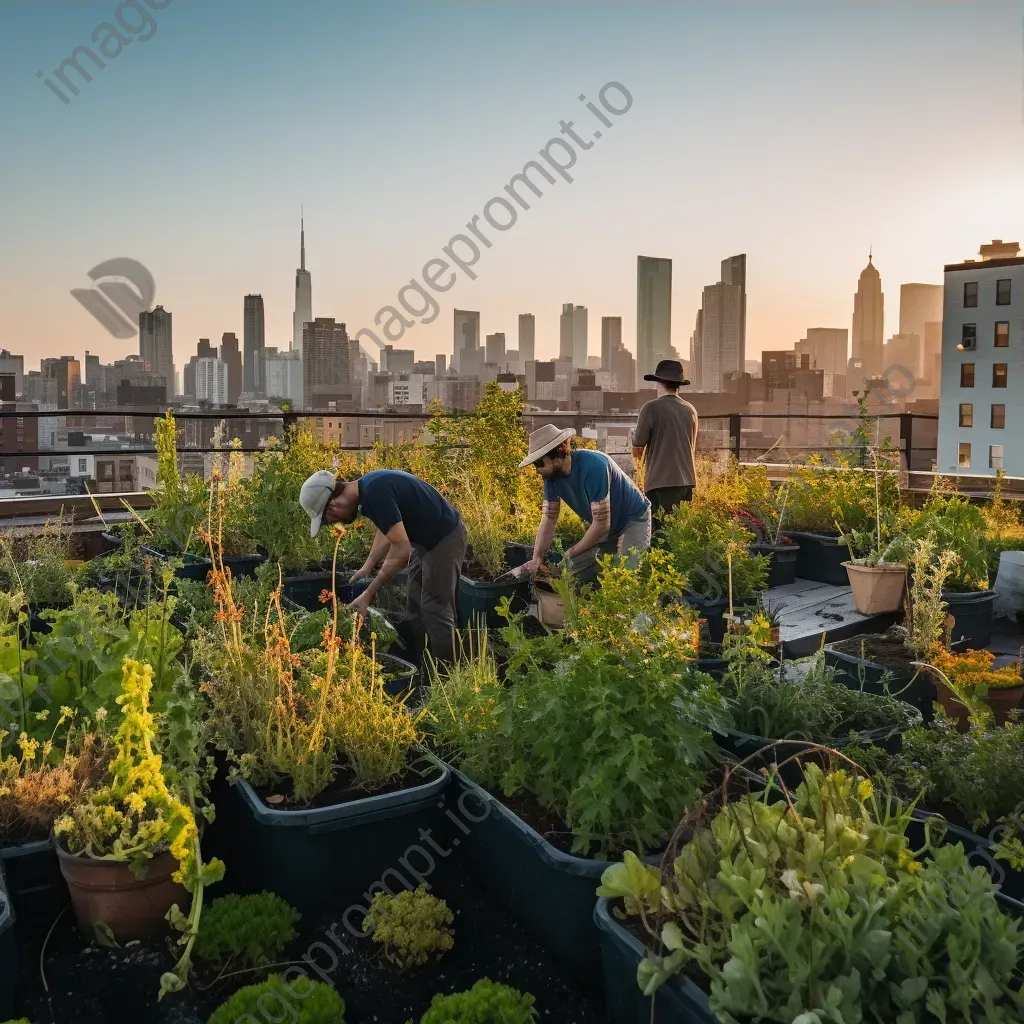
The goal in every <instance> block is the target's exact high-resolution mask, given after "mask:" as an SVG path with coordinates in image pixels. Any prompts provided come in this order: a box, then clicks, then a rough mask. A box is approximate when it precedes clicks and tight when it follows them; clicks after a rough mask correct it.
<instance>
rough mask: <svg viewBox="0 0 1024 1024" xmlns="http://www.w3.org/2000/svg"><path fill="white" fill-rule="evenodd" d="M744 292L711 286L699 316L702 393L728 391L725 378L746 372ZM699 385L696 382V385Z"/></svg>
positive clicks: (735, 287) (720, 284)
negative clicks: (732, 374)
mask: <svg viewBox="0 0 1024 1024" xmlns="http://www.w3.org/2000/svg"><path fill="white" fill-rule="evenodd" d="M743 298H744V296H743V288H742V287H741V286H740V285H738V284H725V283H724V282H722V281H719V282H718V284H709V285H708V286H707V287H706V288H705V289H704V298H703V302H702V304H701V314H700V374H701V375H700V389H701V391H716V392H721V391H724V390H725V387H724V384H725V375H726V374H727V373H736V374H740V373H743V372H744V363H745V358H744V353H743V340H742V331H743ZM695 383H696V381H695Z"/></svg>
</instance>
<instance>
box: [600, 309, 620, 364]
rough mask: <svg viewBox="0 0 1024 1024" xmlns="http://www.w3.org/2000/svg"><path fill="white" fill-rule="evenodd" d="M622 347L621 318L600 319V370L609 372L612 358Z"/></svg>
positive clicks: (606, 317)
mask: <svg viewBox="0 0 1024 1024" xmlns="http://www.w3.org/2000/svg"><path fill="white" fill-rule="evenodd" d="M621 347H622V317H621V316H603V317H601V369H602V370H611V368H612V357H613V356H614V355H615V353H616V352H618V350H619V349H620V348H621Z"/></svg>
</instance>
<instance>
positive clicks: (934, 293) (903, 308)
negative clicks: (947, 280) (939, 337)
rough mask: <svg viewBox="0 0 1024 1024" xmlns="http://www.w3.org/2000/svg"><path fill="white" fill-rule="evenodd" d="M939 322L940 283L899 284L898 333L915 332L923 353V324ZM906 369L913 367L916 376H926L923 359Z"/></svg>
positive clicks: (940, 311)
mask: <svg viewBox="0 0 1024 1024" xmlns="http://www.w3.org/2000/svg"><path fill="white" fill-rule="evenodd" d="M941 322H942V285H941V284H901V285H900V334H916V335H917V336H918V338H919V339H920V340H921V348H922V353H923V349H924V344H925V336H926V335H927V334H928V331H927V328H926V326H925V325H926V324H930V323H941ZM908 369H913V370H914V373H915V374H916V375H917V376H918V377H924V376H927V373H926V372H925V371H926V369H927V368H926V367H925V366H924V360H923V359H922V361H921V365H919V366H917V367H908Z"/></svg>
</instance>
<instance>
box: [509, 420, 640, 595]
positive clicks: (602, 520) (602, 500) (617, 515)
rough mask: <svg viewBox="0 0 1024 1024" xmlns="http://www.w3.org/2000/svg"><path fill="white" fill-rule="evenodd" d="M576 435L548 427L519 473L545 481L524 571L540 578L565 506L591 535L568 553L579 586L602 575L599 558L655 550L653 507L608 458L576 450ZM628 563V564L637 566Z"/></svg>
mask: <svg viewBox="0 0 1024 1024" xmlns="http://www.w3.org/2000/svg"><path fill="white" fill-rule="evenodd" d="M575 433H576V431H575V430H573V429H572V428H571V427H570V428H569V429H566V430H562V429H560V428H558V427H556V426H555V425H554V424H553V423H548V424H546V425H545V426H543V427H540V428H539V429H538V430H535V431H534V432H533V433H532V434H531V435H530V450H529V454H528V455H527V456H526V458H525V459H523V461H522V462H521V463H520V464H519V468H520V469H525V468H526V467H527V466H530V465H532V466H534V467H535V468H536V470H537V472H538V473H539V474H540V475H541V477H542V478H543V480H544V509H543V513H542V514H541V520H540V526H539V528H538V529H537V539H536V541H535V542H534V546H533V558H531V559H530V561H529V562H527V563H526V564H525V565H524V566H522V569H523V570H525V571H526V572H529V573H531V574H532V573H536V572H537V570H538V569H539V568H540V564H541V561H542V560H543V558H544V555H545V554H546V553H547V551H548V549H549V548H550V547H551V541H552V540H553V539H554V536H555V526H556V525H557V523H558V513H559V511H560V510H561V507H562V501H563V500H564V501H565V503H566V504H567V505H568V506H569V508H571V509H572V510H573V512H575V513H576V515H578V516H579V517H580V519H582V520H583V521H584V522H585V523H587V524H588V526H587V531H586V533H584V535H583V536H582V537H581V538H580V540H578V541H577V542H576V543H575V544H573V545H572V547H570V548H569V550H568V551H566V552H565V564H566V567H567V568H568V569H569V571H570V572H572V573H573V575H575V576H576V578H577V579H578V580H579V581H580V582H581V583H587V582H589V581H590V580H593V579H594V578H595V577H596V576H597V574H598V571H599V566H598V564H597V558H598V555H600V554H626V553H627V552H634V553H635V552H638V551H645V550H646V549H647V548H649V547H650V546H651V506H650V503H649V502H648V501H647V499H646V498H645V497H644V496H643V495H642V494H641V493H640V491H639V489H638V488H637V486H636V484H634V483H633V481H632V480H630V479H629V477H628V476H626V474H625V473H623V472H622V470H621V469H619V467H618V465H616V463H615V462H614V461H613V460H612V459H610V458H609V457H608V456H607V455H605V453H604V452H597V451H591V450H590V449H588V448H577V449H572V448H570V446H569V439H570V438H571V437H573V436H574V435H575ZM635 557H636V556H635V554H634V555H633V557H632V558H627V564H630V562H632V561H634V560H635Z"/></svg>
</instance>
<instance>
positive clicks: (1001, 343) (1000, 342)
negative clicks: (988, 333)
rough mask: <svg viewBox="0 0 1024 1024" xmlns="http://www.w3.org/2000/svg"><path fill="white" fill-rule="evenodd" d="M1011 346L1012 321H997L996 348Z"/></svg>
mask: <svg viewBox="0 0 1024 1024" xmlns="http://www.w3.org/2000/svg"><path fill="white" fill-rule="evenodd" d="M1009 347H1010V321H1009V320H997V321H996V348H1009Z"/></svg>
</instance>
